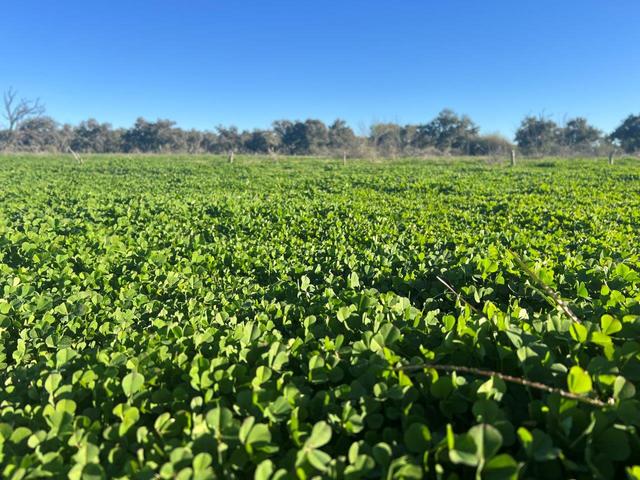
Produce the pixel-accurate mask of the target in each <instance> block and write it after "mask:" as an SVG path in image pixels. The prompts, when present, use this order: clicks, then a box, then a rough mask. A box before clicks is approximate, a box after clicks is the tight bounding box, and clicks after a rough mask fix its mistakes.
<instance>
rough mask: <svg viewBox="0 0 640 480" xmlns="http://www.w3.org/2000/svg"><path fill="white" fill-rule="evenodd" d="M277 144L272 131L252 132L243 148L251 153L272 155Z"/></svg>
mask: <svg viewBox="0 0 640 480" xmlns="http://www.w3.org/2000/svg"><path fill="white" fill-rule="evenodd" d="M278 144H279V138H278V135H277V134H276V133H275V132H274V131H272V130H254V131H253V132H251V133H250V134H249V135H248V139H247V140H246V141H245V144H244V147H245V149H246V150H247V151H249V152H252V153H269V154H271V153H274V152H275V151H276V150H277V148H278Z"/></svg>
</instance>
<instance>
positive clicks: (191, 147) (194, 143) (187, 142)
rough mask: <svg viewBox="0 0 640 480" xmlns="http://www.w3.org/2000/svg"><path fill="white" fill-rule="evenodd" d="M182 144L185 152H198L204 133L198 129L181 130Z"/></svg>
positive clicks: (201, 147) (201, 148)
mask: <svg viewBox="0 0 640 480" xmlns="http://www.w3.org/2000/svg"><path fill="white" fill-rule="evenodd" d="M182 137H183V144H184V146H185V149H186V151H187V153H200V152H202V150H203V145H202V143H203V139H204V134H203V133H202V132H200V131H198V130H195V129H191V130H188V131H182Z"/></svg>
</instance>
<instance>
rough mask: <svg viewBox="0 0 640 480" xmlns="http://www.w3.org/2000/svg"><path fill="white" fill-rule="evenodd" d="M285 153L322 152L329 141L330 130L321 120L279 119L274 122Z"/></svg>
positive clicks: (305, 153) (304, 153) (306, 153)
mask: <svg viewBox="0 0 640 480" xmlns="http://www.w3.org/2000/svg"><path fill="white" fill-rule="evenodd" d="M273 129H274V131H275V132H276V134H277V135H278V138H279V140H280V144H281V145H282V149H283V150H284V152H285V153H290V154H294V155H309V154H313V153H322V152H324V151H325V150H326V148H327V146H328V143H329V131H328V129H327V126H326V125H325V124H324V123H323V122H322V121H320V120H314V119H308V120H306V121H304V122H299V121H296V122H291V121H289V120H279V121H276V122H274V123H273Z"/></svg>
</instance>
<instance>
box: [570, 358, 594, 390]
mask: <svg viewBox="0 0 640 480" xmlns="http://www.w3.org/2000/svg"><path fill="white" fill-rule="evenodd" d="M567 385H568V387H569V391H570V392H571V393H576V394H578V395H582V394H585V393H589V392H590V391H591V389H592V388H593V385H592V383H591V377H590V376H589V374H588V373H587V372H585V371H584V370H583V369H582V368H580V367H578V366H577V365H574V366H573V367H571V369H570V370H569V376H568V377H567Z"/></svg>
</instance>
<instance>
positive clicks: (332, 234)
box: [0, 157, 640, 479]
mask: <svg viewBox="0 0 640 480" xmlns="http://www.w3.org/2000/svg"><path fill="white" fill-rule="evenodd" d="M0 180H1V185H2V187H1V189H0V195H1V203H0V282H1V283H2V299H1V300H0V475H2V477H3V478H15V479H19V478H42V477H47V476H53V477H67V476H69V477H70V478H72V479H77V478H100V477H103V476H104V477H121V478H180V479H182V478H197V479H205V478H213V477H219V478H252V477H253V476H254V475H255V478H258V479H270V478H272V479H283V478H312V477H317V476H322V477H330V478H348V479H357V478H406V479H410V478H422V477H426V478H443V479H453V478H474V477H476V478H486V479H507V478H516V477H519V478H549V479H552V478H584V479H587V478H607V479H609V478H621V477H624V476H625V475H628V476H630V477H632V478H640V467H638V466H636V467H634V466H633V465H634V463H640V460H639V459H640V436H639V434H638V432H637V429H638V428H639V427H640V398H639V396H638V393H637V390H636V388H635V387H634V385H635V384H638V383H639V382H640V341H639V335H640V322H638V320H637V318H638V316H639V315H640V257H639V253H640V252H639V246H640V236H639V234H638V228H639V226H640V169H639V167H638V165H637V164H634V163H633V162H632V161H626V162H625V161H622V162H619V163H618V164H616V165H614V166H607V165H606V162H605V161H603V160H598V161H572V162H569V161H567V162H565V161H561V160H557V161H544V162H531V163H526V164H523V165H518V166H517V167H515V168H509V167H506V166H503V165H488V164H480V163H471V162H445V161H441V162H413V163H411V162H397V163H378V164H375V163H369V162H364V161H362V162H354V163H353V164H348V165H346V166H342V165H341V162H335V161H298V160H287V161H281V162H273V161H266V160H263V161H254V160H249V159H246V158H239V159H237V160H236V163H234V164H226V163H224V161H223V160H222V159H216V158H208V157H191V158H177V157H171V158H130V159H115V158H91V159H89V161H88V162H87V163H85V164H84V165H79V164H76V163H74V162H73V161H72V160H69V159H65V158H46V157H44V158H19V157H3V158H0ZM507 249H510V250H511V251H513V252H517V253H518V254H519V255H520V256H521V257H522V258H523V259H524V261H525V262H526V263H527V265H528V266H529V267H530V268H531V269H532V270H533V271H535V273H536V274H537V275H538V276H539V277H540V278H541V280H542V281H543V282H545V283H546V284H547V285H548V286H549V287H551V288H552V289H553V290H554V291H556V292H558V293H559V294H560V295H561V296H562V297H563V298H564V299H566V301H567V302H568V304H569V305H570V307H571V309H572V310H573V312H575V314H576V315H577V316H578V317H579V318H580V319H581V323H576V322H572V321H571V320H570V318H568V317H567V315H565V314H564V313H563V312H562V311H561V310H559V309H558V307H557V305H556V303H555V301H554V300H553V299H552V298H549V296H548V295H547V294H546V293H545V290H544V289H543V288H540V286H539V285H536V284H535V282H533V281H532V278H531V277H530V276H529V275H528V274H527V273H525V272H524V271H523V269H522V268H521V266H519V265H518V263H517V262H516V261H515V260H514V258H513V257H512V256H511V254H510V253H509V252H508V251H507ZM437 277H441V278H442V279H443V280H444V281H446V282H447V283H448V284H449V285H451V286H452V287H453V288H454V289H455V290H456V291H457V292H458V293H459V294H460V295H461V298H460V297H458V296H457V295H455V294H454V293H452V292H450V291H449V290H447V289H446V288H445V286H444V285H443V284H442V283H441V282H440V281H439V280H438V279H437ZM463 299H464V300H463ZM467 302H468V303H467ZM472 307H473V308H472ZM476 310H477V311H476ZM422 363H431V364H437V365H462V366H472V367H478V368H483V369H488V370H492V371H497V372H502V373H505V374H510V375H513V376H516V377H521V378H526V379H529V380H533V381H538V382H542V383H544V384H546V385H549V386H552V387H558V388H561V389H563V390H567V391H570V392H572V393H574V394H578V395H583V396H584V397H585V398H590V399H594V400H595V399H599V400H601V401H602V402H605V403H606V405H605V406H600V407H599V406H594V405H592V404H588V403H585V402H581V401H576V400H574V399H568V398H563V397H561V396H560V395H559V394H557V393H552V394H550V393H546V392H543V391H541V390H537V389H531V388H527V387H524V386H522V385H518V384H513V383H505V382H504V381H502V380H500V379H499V378H496V377H491V378H487V377H482V376H477V375H473V374H467V373H460V372H457V373H456V372H446V371H441V370H438V371H437V370H435V369H432V368H428V369H424V370H417V371H401V370H398V369H397V368H396V367H399V366H403V365H419V364H422ZM156 474H159V477H156V476H155V475H156ZM456 475H457V477H456Z"/></svg>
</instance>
